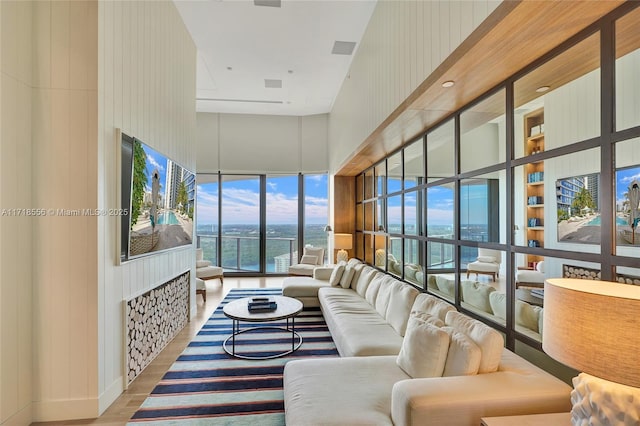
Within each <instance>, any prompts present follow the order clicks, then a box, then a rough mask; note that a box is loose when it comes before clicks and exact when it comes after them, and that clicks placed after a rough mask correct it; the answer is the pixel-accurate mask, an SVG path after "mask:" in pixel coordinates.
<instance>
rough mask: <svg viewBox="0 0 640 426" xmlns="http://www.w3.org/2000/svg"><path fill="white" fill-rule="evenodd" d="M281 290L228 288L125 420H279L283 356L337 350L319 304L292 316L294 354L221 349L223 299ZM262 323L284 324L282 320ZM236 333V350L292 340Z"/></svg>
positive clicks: (278, 346) (265, 423)
mask: <svg viewBox="0 0 640 426" xmlns="http://www.w3.org/2000/svg"><path fill="white" fill-rule="evenodd" d="M281 293H282V291H281V290H280V289H232V290H231V291H230V292H229V294H227V296H226V297H225V298H224V300H223V301H222V302H221V303H220V306H218V307H217V308H216V310H215V311H214V313H213V315H212V316H211V318H209V320H208V321H207V322H206V323H205V325H204V326H203V327H202V329H201V330H200V331H199V332H198V334H197V336H196V337H194V339H193V340H192V341H191V343H189V346H187V348H186V349H185V350H184V352H183V353H182V355H180V356H179V357H178V359H177V360H176V362H175V363H174V364H173V365H172V366H171V368H170V369H169V371H167V373H166V374H165V376H164V377H163V378H162V380H161V381H160V382H159V383H158V385H157V386H156V387H155V389H154V390H153V392H152V393H151V395H149V397H148V398H147V399H146V400H145V401H144V403H143V404H142V405H141V406H140V408H139V409H138V411H137V412H136V413H135V414H134V415H133V417H132V418H131V420H130V422H129V423H128V424H129V425H132V424H134V423H141V422H144V423H145V424H158V425H205V424H206V425H228V426H241V425H251V426H256V425H259V426H270V425H284V401H283V392H282V371H283V369H284V365H285V364H286V363H287V361H289V360H292V359H299V358H305V357H321V356H322V357H326V356H338V352H337V350H336V347H335V345H334V343H333V340H332V339H331V334H330V333H329V330H328V329H327V325H326V323H325V322H324V319H323V318H322V314H321V313H320V310H318V309H316V310H304V311H302V312H301V313H300V314H299V315H298V316H297V317H296V320H295V322H296V331H297V332H298V333H299V334H300V335H301V336H302V339H303V342H302V346H301V347H300V348H299V349H298V350H297V351H295V352H294V353H293V354H290V355H287V356H285V357H282V358H276V359H270V360H264V361H255V360H243V359H238V358H234V357H232V356H231V355H228V354H227V353H226V352H225V351H224V350H223V349H222V342H223V341H224V339H226V338H227V337H228V336H229V335H230V334H231V320H230V319H228V318H227V317H226V316H225V315H224V313H223V312H222V308H223V307H224V305H225V304H226V303H228V302H230V301H232V300H236V299H239V298H242V297H249V296H257V295H280V294H281ZM259 325H263V324H257V323H255V324H254V323H241V328H242V329H244V328H246V327H250V326H259ZM267 325H281V326H284V325H285V321H282V322H273V323H269V324H267ZM241 339H242V342H239V341H236V347H237V349H238V351H242V353H250V354H251V355H268V354H271V353H273V352H282V351H285V350H286V349H287V348H290V346H291V338H290V336H289V335H286V334H285V333H284V332H282V333H278V332H273V331H271V330H261V332H254V333H249V334H244V335H242V337H241ZM238 345H241V346H240V347H239V348H238Z"/></svg>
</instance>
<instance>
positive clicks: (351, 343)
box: [318, 286, 402, 357]
mask: <svg viewBox="0 0 640 426" xmlns="http://www.w3.org/2000/svg"><path fill="white" fill-rule="evenodd" d="M318 298H319V301H320V306H321V308H322V312H323V314H324V317H325V320H326V322H327V326H328V327H329V331H330V332H331V336H332V337H333V340H334V342H335V344H336V347H337V348H338V352H339V353H340V355H341V356H343V357H347V356H371V355H398V352H400V348H401V347H402V336H400V335H399V334H398V333H397V332H396V331H395V330H394V329H393V327H391V326H390V325H389V323H388V322H387V320H385V319H384V318H383V317H382V316H380V314H378V312H377V311H376V310H375V309H374V308H373V307H372V306H371V305H370V304H369V303H368V302H367V301H366V300H365V299H363V298H362V297H361V296H359V295H358V294H357V293H356V292H355V291H353V290H352V289H344V288H342V287H328V286H327V287H325V288H322V289H320V291H319V292H318Z"/></svg>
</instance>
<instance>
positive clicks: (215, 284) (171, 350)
mask: <svg viewBox="0 0 640 426" xmlns="http://www.w3.org/2000/svg"><path fill="white" fill-rule="evenodd" d="M282 280H283V277H247V278H236V277H225V278H224V287H222V286H221V285H220V281H219V280H217V279H215V280H209V281H207V303H206V304H205V303H204V302H203V301H202V297H200V296H197V297H196V303H197V306H198V310H197V313H196V315H195V317H194V318H193V319H192V320H191V322H190V323H189V324H187V326H186V327H185V328H184V329H183V330H182V331H181V332H180V333H179V334H178V335H177V336H176V338H175V339H173V341H171V343H169V344H168V345H167V347H166V348H165V349H164V350H163V351H162V352H161V353H160V355H158V357H157V358H156V359H155V360H153V362H152V363H151V364H149V366H147V368H146V369H145V370H144V371H143V372H142V373H141V374H140V376H138V378H137V379H136V380H134V382H133V383H132V384H131V385H130V386H129V388H128V389H127V390H126V391H124V392H123V393H122V394H121V395H120V397H119V398H118V399H116V400H115V401H114V402H113V404H111V406H110V407H109V408H108V409H107V410H106V411H105V412H104V413H103V414H102V415H101V416H100V417H98V418H97V419H85V420H66V421H59V422H39V423H32V425H37V426H38V425H47V426H50V425H94V424H100V425H124V424H126V423H127V421H129V419H130V418H131V416H132V415H133V414H134V413H135V412H136V410H137V409H138V407H140V405H141V404H142V403H143V402H144V400H145V399H146V398H147V396H148V395H149V393H150V392H151V391H152V390H153V388H154V387H155V386H156V384H157V383H158V382H159V381H160V379H161V378H162V376H163V375H164V373H165V372H166V371H167V370H168V369H169V367H171V365H172V364H173V362H174V361H175V360H176V358H177V357H178V355H180V354H181V353H182V351H183V350H184V348H185V347H186V346H187V344H189V342H190V341H191V340H192V339H193V336H195V335H196V334H197V333H198V331H199V330H200V328H202V325H203V324H204V323H205V322H206V321H207V319H209V317H210V316H211V314H212V313H213V311H214V309H215V308H216V307H217V306H218V304H219V303H220V301H221V300H222V299H223V298H224V296H226V294H227V293H228V292H229V290H230V289H232V288H274V287H275V288H278V287H281V286H282Z"/></svg>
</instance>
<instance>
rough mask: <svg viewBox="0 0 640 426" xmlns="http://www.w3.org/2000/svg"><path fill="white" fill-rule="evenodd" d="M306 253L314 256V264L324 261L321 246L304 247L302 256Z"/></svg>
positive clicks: (320, 263)
mask: <svg viewBox="0 0 640 426" xmlns="http://www.w3.org/2000/svg"><path fill="white" fill-rule="evenodd" d="M307 255H308V256H315V257H316V259H315V260H316V263H315V264H316V265H322V263H323V262H324V249H323V248H322V247H305V248H304V252H303V253H302V257H303V258H304V256H307ZM300 263H302V262H300Z"/></svg>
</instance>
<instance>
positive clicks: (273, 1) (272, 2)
mask: <svg viewBox="0 0 640 426" xmlns="http://www.w3.org/2000/svg"><path fill="white" fill-rule="evenodd" d="M253 4H255V5H256V6H268V7H281V6H282V2H281V1H280V0H253Z"/></svg>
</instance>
